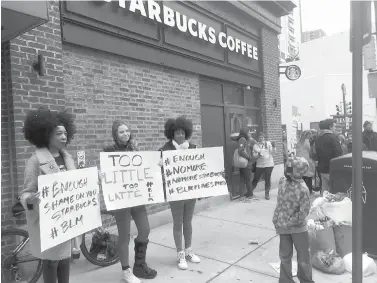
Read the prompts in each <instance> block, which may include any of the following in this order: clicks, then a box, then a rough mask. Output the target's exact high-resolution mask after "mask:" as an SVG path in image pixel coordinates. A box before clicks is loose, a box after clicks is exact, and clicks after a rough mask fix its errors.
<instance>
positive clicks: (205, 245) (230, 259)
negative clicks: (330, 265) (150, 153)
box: [71, 190, 377, 283]
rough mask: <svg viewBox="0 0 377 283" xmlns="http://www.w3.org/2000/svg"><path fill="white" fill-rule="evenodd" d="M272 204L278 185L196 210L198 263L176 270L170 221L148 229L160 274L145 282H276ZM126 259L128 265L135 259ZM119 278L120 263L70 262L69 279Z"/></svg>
mask: <svg viewBox="0 0 377 283" xmlns="http://www.w3.org/2000/svg"><path fill="white" fill-rule="evenodd" d="M257 196H259V197H263V196H264V193H263V192H257ZM275 203H276V190H273V191H272V192H271V200H269V201H266V200H264V199H261V200H260V201H253V202H251V203H242V202H237V201H234V202H230V201H229V200H227V201H225V200H223V204H221V205H218V204H213V205H208V207H207V209H205V210H201V211H199V212H198V213H196V215H195V216H194V219H193V248H194V252H195V253H197V254H198V255H199V256H200V257H201V260H202V262H201V263H200V264H193V263H191V264H190V263H189V268H188V269H187V270H185V271H182V270H178V268H177V266H176V251H175V247H174V240H173V235H172V223H170V222H169V223H164V224H161V225H160V226H159V227H156V228H154V229H152V231H151V234H150V245H149V246H148V254H147V262H148V264H149V265H150V266H151V267H153V268H155V269H156V270H157V271H158V276H157V277H156V278H155V279H153V280H144V281H143V282H151V283H152V282H153V283H167V282H171V283H175V282H177V283H178V282H187V283H188V282H195V283H202V282H203V283H204V282H212V283H219V282H227V283H232V282H240V283H241V282H245V283H246V282H258V283H262V282H266V283H270V282H271V283H272V282H278V274H277V273H276V272H275V270H274V269H272V267H270V265H269V263H276V262H279V255H278V250H279V249H278V247H279V238H278V237H277V236H276V234H275V231H274V229H273V225H272V223H271V218H272V213H273V210H274V208H275ZM169 213H170V211H169ZM166 217H167V216H166ZM170 217H171V216H170ZM170 221H171V218H170ZM152 222H153V221H152ZM165 222H168V221H165ZM249 240H257V241H258V245H249V243H248V242H249ZM133 254H134V253H133V244H130V255H131V256H133ZM130 263H131V264H130V265H132V263H133V259H132V260H131V262H130ZM313 271H314V280H315V282H317V283H326V282H331V283H351V282H352V280H351V274H349V273H345V274H343V275H326V274H323V273H322V272H319V271H317V270H315V269H314V270H313ZM120 279H121V270H120V264H116V265H114V266H110V267H107V268H98V267H96V266H94V265H92V264H90V263H89V262H88V261H87V260H85V258H81V259H80V260H78V261H75V262H74V263H73V264H72V272H71V282H73V283H76V282H79V283H89V282H90V283H96V282H101V283H102V282H109V283H112V282H117V283H118V282H121V280H120ZM295 279H296V282H298V280H297V278H295ZM363 282H364V283H377V275H376V274H375V275H373V276H372V277H367V278H364V280H363Z"/></svg>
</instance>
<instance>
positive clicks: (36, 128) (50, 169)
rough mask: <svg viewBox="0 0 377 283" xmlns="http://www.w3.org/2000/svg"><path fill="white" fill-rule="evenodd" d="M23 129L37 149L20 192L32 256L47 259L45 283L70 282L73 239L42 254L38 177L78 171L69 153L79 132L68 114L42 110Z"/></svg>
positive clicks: (44, 269) (29, 161) (45, 260)
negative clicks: (68, 146)
mask: <svg viewBox="0 0 377 283" xmlns="http://www.w3.org/2000/svg"><path fill="white" fill-rule="evenodd" d="M23 130H24V136H25V139H26V140H28V141H29V142H30V143H31V144H33V145H35V146H36V147H37V149H36V150H35V153H34V154H33V155H32V157H30V159H29V160H28V161H27V164H26V168H25V180H24V189H23V190H22V191H21V193H20V200H21V203H22V205H23V207H24V208H25V213H26V221H27V230H28V232H29V237H30V253H31V254H32V255H33V256H35V257H36V258H39V259H43V260H44V261H43V280H44V282H45V283H56V282H59V283H69V271H70V257H71V239H68V240H67V241H66V242H64V243H62V244H59V245H57V246H54V247H53V248H51V249H48V250H46V251H44V252H41V234H40V227H39V226H40V219H39V203H40V193H41V192H39V191H38V176H39V175H44V174H54V173H58V172H61V171H65V170H75V169H76V168H75V164H74V161H73V159H72V157H71V155H70V154H69V153H68V152H67V151H66V150H65V147H66V145H67V144H68V143H69V142H70V141H71V140H72V138H73V135H74V134H75V131H76V129H75V125H74V122H73V118H72V116H71V115H70V114H68V113H67V112H58V113H56V112H52V111H50V110H47V109H43V108H40V109H39V110H33V111H30V112H29V113H28V115H27V116H26V120H25V124H24V129H23Z"/></svg>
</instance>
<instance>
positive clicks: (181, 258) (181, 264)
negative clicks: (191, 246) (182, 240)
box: [177, 251, 188, 270]
mask: <svg viewBox="0 0 377 283" xmlns="http://www.w3.org/2000/svg"><path fill="white" fill-rule="evenodd" d="M177 260H178V268H179V269H183V270H185V269H187V267H188V266H187V261H186V258H185V252H184V251H180V252H179V253H178V254H177Z"/></svg>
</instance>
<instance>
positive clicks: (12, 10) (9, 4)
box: [1, 1, 48, 42]
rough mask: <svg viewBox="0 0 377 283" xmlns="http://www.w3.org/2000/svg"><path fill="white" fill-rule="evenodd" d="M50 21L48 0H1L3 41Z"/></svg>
mask: <svg viewBox="0 0 377 283" xmlns="http://www.w3.org/2000/svg"><path fill="white" fill-rule="evenodd" d="M47 21H48V4H47V2H46V1H1V42H4V41H8V40H10V39H13V38H15V37H17V36H19V35H21V34H23V33H25V32H27V31H29V30H31V29H33V28H35V27H37V26H40V25H43V24H44V23H46V22H47Z"/></svg>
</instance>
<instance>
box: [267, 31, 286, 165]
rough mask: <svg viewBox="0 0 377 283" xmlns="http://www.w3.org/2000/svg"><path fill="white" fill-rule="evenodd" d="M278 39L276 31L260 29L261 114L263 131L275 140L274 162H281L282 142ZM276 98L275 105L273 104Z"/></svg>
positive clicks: (269, 138)
mask: <svg viewBox="0 0 377 283" xmlns="http://www.w3.org/2000/svg"><path fill="white" fill-rule="evenodd" d="M278 46H279V40H278V35H277V33H275V32H273V31H271V30H269V29H265V28H264V29H262V60H263V76H264V84H263V90H264V91H263V92H262V115H263V131H264V133H265V134H266V135H267V139H268V140H271V141H275V143H276V153H275V154H274V161H275V164H281V163H283V154H282V152H283V142H282V128H281V127H282V124H281V101H280V80H279V72H278V64H279V47H278ZM275 99H276V100H277V107H275V106H273V102H274V100H275Z"/></svg>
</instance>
